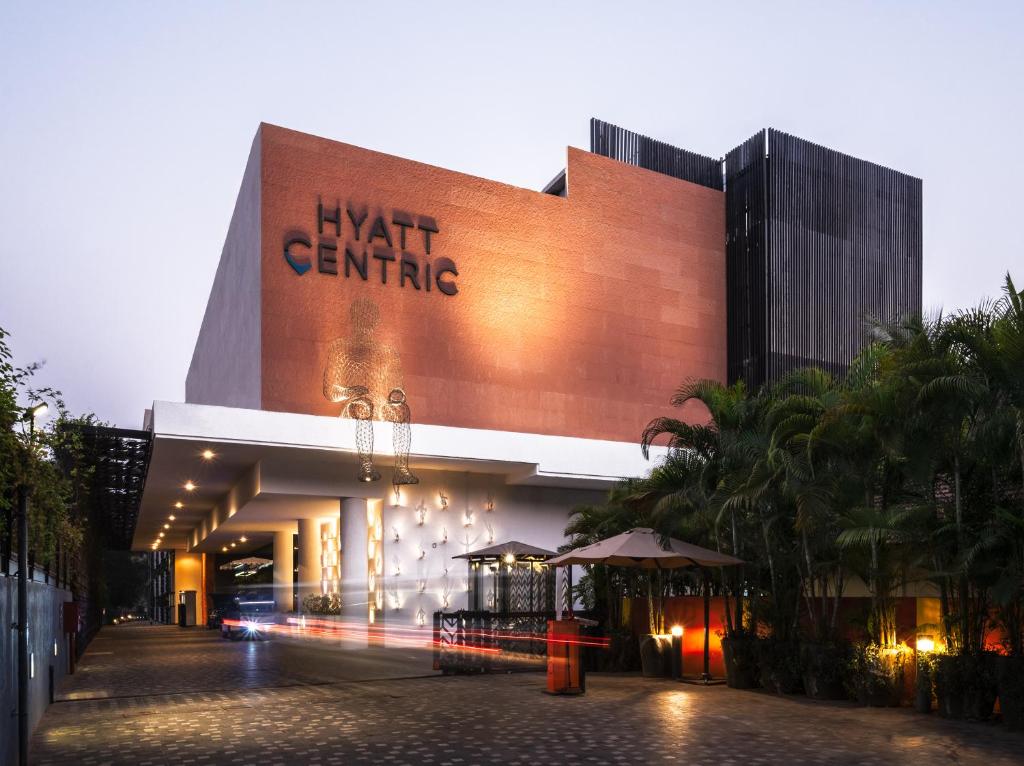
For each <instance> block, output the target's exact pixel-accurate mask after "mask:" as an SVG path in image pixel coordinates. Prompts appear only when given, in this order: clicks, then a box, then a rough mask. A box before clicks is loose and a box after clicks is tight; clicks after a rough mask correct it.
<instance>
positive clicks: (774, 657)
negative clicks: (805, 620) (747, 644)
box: [756, 639, 803, 694]
mask: <svg viewBox="0 0 1024 766" xmlns="http://www.w3.org/2000/svg"><path fill="white" fill-rule="evenodd" d="M756 646H757V662H758V668H759V680H760V682H761V686H762V687H763V688H764V689H767V690H768V691H770V692H775V693H776V694H798V693H799V692H801V691H802V690H803V688H802V687H803V679H802V678H801V673H800V649H799V646H798V645H797V644H796V643H793V642H788V641H772V640H770V639H769V640H767V641H758V642H757V644H756Z"/></svg>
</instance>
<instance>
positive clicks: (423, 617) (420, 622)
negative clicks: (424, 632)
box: [416, 591, 427, 628]
mask: <svg viewBox="0 0 1024 766" xmlns="http://www.w3.org/2000/svg"><path fill="white" fill-rule="evenodd" d="M421 592H422V591H421ZM426 624H427V613H426V612H424V611H423V609H422V608H421V609H417V610H416V627H419V628H422V627H423V626H424V625H426Z"/></svg>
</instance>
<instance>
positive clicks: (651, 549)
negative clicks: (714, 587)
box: [547, 527, 743, 683]
mask: <svg viewBox="0 0 1024 766" xmlns="http://www.w3.org/2000/svg"><path fill="white" fill-rule="evenodd" d="M547 563H548V564H549V565H550V566H556V567H557V566H570V565H572V564H579V565H590V564H607V565H609V566H619V567H638V568H640V569H679V568H682V567H701V568H702V569H703V568H708V567H725V566H735V565H737V564H742V563H743V561H742V560H741V559H738V558H736V557H735V556H730V555H728V554H725V553H719V552H718V551H712V550H708V549H707V548H701V547H700V546H699V545H692V544H691V543H684V542H683V541H682V540H675V539H673V538H668V539H666V538H664V537H662V536H661V535H659V534H658V533H656V532H655V531H654V530H653V529H648V528H646V527H637V528H636V529H631V530H629V531H628V532H623V533H622V534H619V535H615V536H614V537H609V538H608V539H607V540H601V541H600V542H596V543H593V544H592V545H585V546H583V547H582V548H576V549H575V550H572V551H568V552H566V553H563V554H562V555H561V556H555V557H554V558H553V559H548V562H547ZM570 571H571V570H570ZM570 584H571V581H570ZM710 610H711V607H710V593H709V588H708V583H707V580H706V579H705V583H704V682H705V683H707V682H708V681H710V679H711V673H710V669H709V666H710V647H709V643H710V635H709V632H710V627H709V625H708V623H709V622H710V620H709V617H710Z"/></svg>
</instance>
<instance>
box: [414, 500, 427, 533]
mask: <svg viewBox="0 0 1024 766" xmlns="http://www.w3.org/2000/svg"><path fill="white" fill-rule="evenodd" d="M426 520H427V506H426V504H425V503H424V502H423V501H422V500H420V504H419V505H417V506H416V525H417V526H420V527H422V526H423V524H424V523H425V522H426Z"/></svg>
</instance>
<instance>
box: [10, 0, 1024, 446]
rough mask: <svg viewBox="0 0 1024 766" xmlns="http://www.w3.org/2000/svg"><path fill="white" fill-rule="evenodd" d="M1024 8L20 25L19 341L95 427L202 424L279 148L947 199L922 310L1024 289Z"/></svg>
mask: <svg viewBox="0 0 1024 766" xmlns="http://www.w3.org/2000/svg"><path fill="white" fill-rule="evenodd" d="M1022 9H1024V3H1016V2H1006V3H985V2H975V3H962V2H958V3H945V2H886V3H881V2H880V3H870V2H855V3H844V2H829V3H821V2H807V3H787V2H771V3H766V2H763V1H762V2H752V3H742V2H733V3H719V2H700V3H697V2H692V3H691V2H669V3H647V2H631V3H621V2H619V3H614V4H613V3H603V2H596V1H595V0H591V1H590V2H581V3H575V2H551V0H546V1H545V2H538V3H534V2H523V1H522V0H519V1H517V2H514V3H490V2H479V1H477V2H470V3H434V4H431V3H422V2H411V3H405V2H401V1H400V0H390V2H388V3H376V2H366V1H365V0H364V2H341V1H340V0H339V1H338V2H334V3H327V2H324V3H319V2H279V3H265V2H244V3H243V2H174V3H147V4H142V3H135V2H123V3H118V2H103V3H81V2H18V1H12V0H5V2H3V3H2V4H0V327H2V328H4V329H5V330H7V331H8V332H9V333H11V338H10V343H11V345H12V347H13V349H14V353H15V358H16V361H17V362H19V363H21V364H27V363H30V362H44V365H43V367H42V369H41V370H40V372H39V373H38V376H37V377H38V382H39V383H40V384H46V385H51V386H55V387H57V388H59V389H61V390H62V391H63V392H64V397H65V399H66V401H67V402H68V404H69V406H70V407H71V409H72V411H74V412H94V413H96V415H97V416H99V417H100V418H101V419H103V420H105V421H107V422H110V423H113V424H116V425H119V426H123V427H129V428H138V427H141V424H142V416H143V411H144V409H145V408H146V407H148V406H150V405H151V403H152V402H153V401H154V400H172V401H183V400H184V395H185V375H186V372H187V371H188V365H189V361H190V359H191V357H192V349H193V346H194V344H195V339H196V336H197V334H198V330H199V326H200V323H201V321H202V317H203V312H204V310H205V307H206V300H207V297H208V295H209V291H210V287H211V285H212V283H213V276H214V272H215V270H216V267H217V261H218V259H219V257H220V251H221V247H222V245H223V241H224V236H225V234H226V232H227V227H228V221H229V219H230V216H231V211H232V208H233V206H234V202H235V197H236V194H237V191H238V186H239V183H240V181H241V178H242V171H243V169H244V167H245V162H246V158H247V156H248V153H249V148H250V145H251V143H252V139H253V136H254V134H255V132H256V129H257V126H258V125H259V123H260V122H261V121H264V122H270V123H274V124H278V125H283V126H286V127H289V128H294V129H296V130H300V131H305V132H308V133H314V134H317V135H321V136H326V137H328V138H332V139H336V140H340V141H344V142H346V143H350V144H355V145H358V146H363V147H366V148H370V149H374V150H378V151H383V152H387V153H390V154H396V155H399V156H402V157H408V158H411V159H416V160H419V161H422V162H426V163H429V164H433V165H438V166H441V167H446V168H450V169H453V170H458V171H462V172H465V173H470V174H473V175H478V176H483V177H485V178H491V179H495V180H499V181H503V182H506V183H511V184H514V185H517V186H523V187H528V188H535V189H540V188H541V187H542V186H543V185H544V184H545V183H546V182H547V181H549V180H550V179H551V178H552V177H553V176H554V175H555V174H556V173H557V172H558V171H559V170H560V169H561V168H562V167H563V165H564V159H565V148H566V146H567V145H571V146H577V147H581V148H584V149H586V148H589V145H588V144H589V132H588V123H589V119H590V117H599V118H601V119H603V120H606V121H609V122H613V123H616V124H619V125H622V126H623V127H626V128H629V129H631V130H635V131H638V132H640V133H644V134H646V135H649V136H652V137H654V138H657V139H660V140H663V141H667V142H669V143H672V144H675V145H677V146H682V147H684V148H687V149H690V150H693V151H697V152H701V153H703V154H709V155H712V156H716V157H718V156H722V155H723V154H724V153H725V152H726V151H728V150H729V149H731V148H732V147H733V146H735V145H737V144H738V143H740V142H741V141H743V140H744V139H746V138H748V137H749V136H750V135H752V134H753V133H755V132H757V131H758V130H760V129H762V128H765V127H774V128H778V129H780V130H784V131H786V132H789V133H793V134H795V135H798V136H800V137H802V138H806V139H808V140H811V141H814V142H816V143H820V144H824V145H826V146H829V147H832V148H835V149H839V150H841V151H844V152H847V153H849V154H853V155H855V156H857V157H861V158H864V159H868V160H872V161H874V162H878V163H880V164H883V165H887V166H890V167H894V168H897V169H899V170H902V171H904V172H907V173H910V174H911V175H914V176H917V177H919V178H922V179H923V180H924V304H925V307H926V308H927V309H930V310H937V309H939V308H940V307H944V308H945V309H947V310H949V309H953V308H957V307H964V306H968V305H972V304H975V303H977V302H978V301H980V300H982V299H984V298H985V297H990V296H994V295H996V294H998V292H999V289H1000V286H1001V284H1002V280H1003V275H1004V274H1005V273H1006V272H1007V270H1010V271H1012V272H1015V273H1016V274H1017V275H1019V276H1018V277H1017V281H1018V283H1024V255H1022V252H1021V248H1020V244H1019V239H1020V233H1019V232H1020V217H1021V214H1020V211H1019V206H1020V192H1019V189H1020V179H1021V178H1024V151H1021V149H1020V142H1019V136H1020V133H1021V124H1022V118H1024V108H1022V95H1021V94H1022V93H1024V86H1022V80H1024V53H1022V51H1024V46H1022V45H1020V42H1019V38H1018V35H1019V34H1020V32H1021V30H1022V29H1024V10H1022Z"/></svg>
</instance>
